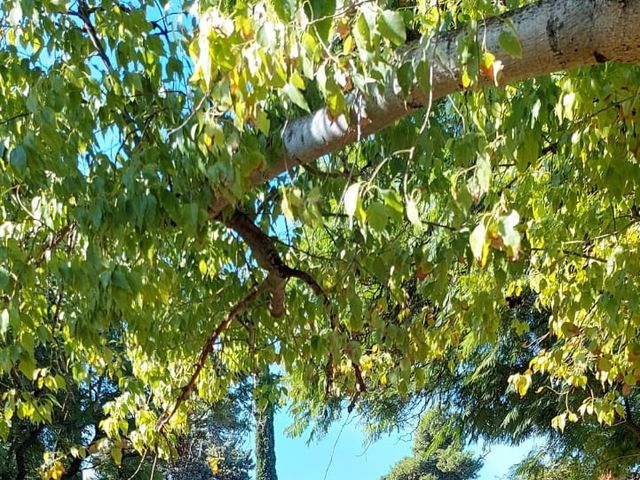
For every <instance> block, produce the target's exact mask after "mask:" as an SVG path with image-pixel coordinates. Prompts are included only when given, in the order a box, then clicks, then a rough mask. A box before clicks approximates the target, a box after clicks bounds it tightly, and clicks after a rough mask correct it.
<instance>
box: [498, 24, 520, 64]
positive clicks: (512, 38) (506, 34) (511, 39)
mask: <svg viewBox="0 0 640 480" xmlns="http://www.w3.org/2000/svg"><path fill="white" fill-rule="evenodd" d="M498 43H499V44H500V48H502V50H504V52H505V53H507V54H508V55H510V56H511V57H513V58H521V57H522V45H521V44H520V39H519V38H518V36H517V35H516V34H515V32H514V31H513V30H510V29H509V30H505V31H503V32H502V33H501V34H500V36H499V37H498Z"/></svg>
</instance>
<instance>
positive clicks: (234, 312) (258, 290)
mask: <svg viewBox="0 0 640 480" xmlns="http://www.w3.org/2000/svg"><path fill="white" fill-rule="evenodd" d="M267 288H268V281H267V280H265V281H264V282H262V283H260V284H259V285H257V286H255V287H254V288H253V289H252V290H251V291H250V292H249V294H248V295H247V296H246V297H244V298H243V299H242V300H240V302H238V303H237V304H236V305H235V306H234V307H233V308H232V309H231V310H230V311H229V313H228V314H227V316H226V317H225V318H224V320H223V321H222V323H220V325H218V326H217V327H216V328H215V329H214V330H213V331H212V332H211V335H210V336H209V340H207V343H205V345H204V347H203V348H202V351H201V352H200V357H199V358H198V362H197V363H196V365H195V370H194V372H193V373H192V374H191V378H190V379H189V381H188V382H187V384H186V385H185V386H184V387H182V389H181V390H180V395H178V398H177V399H176V401H175V402H174V404H173V407H172V408H171V410H170V411H168V412H165V413H164V414H163V415H162V416H161V417H160V418H159V419H158V422H157V424H156V431H158V432H162V431H163V430H164V427H165V426H166V425H167V423H169V421H170V420H171V418H172V417H173V416H174V415H175V413H176V411H177V410H178V408H179V407H180V405H181V404H182V403H183V402H184V401H185V400H186V399H187V398H188V397H189V394H190V393H191V391H192V390H193V387H194V386H195V384H196V381H197V380H198V377H199V375H200V372H201V371H202V369H203V368H204V365H205V363H206V361H207V358H209V355H210V354H211V352H212V351H213V347H214V345H215V343H216V342H217V340H218V338H220V335H222V334H223V333H224V332H226V330H227V329H228V328H229V326H230V325H231V324H232V323H233V321H234V320H235V319H236V318H237V317H238V316H239V315H240V314H242V313H243V312H244V311H245V310H246V309H247V308H248V307H249V305H250V304H251V302H253V301H254V300H255V299H256V298H258V297H259V296H260V294H262V292H264V291H265V290H266V289H267Z"/></svg>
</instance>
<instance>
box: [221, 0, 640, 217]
mask: <svg viewBox="0 0 640 480" xmlns="http://www.w3.org/2000/svg"><path fill="white" fill-rule="evenodd" d="M509 23H511V25H513V28H514V29H515V32H516V34H517V36H518V38H519V39H520V43H521V44H522V56H521V57H520V58H512V57H510V56H509V55H508V54H506V53H505V52H504V51H503V50H502V49H501V48H500V45H499V42H498V38H499V36H500V33H502V32H503V31H505V30H508V29H510V28H511V26H509ZM465 33H466V32H463V31H456V32H447V33H444V34H440V35H437V36H436V37H435V38H433V39H431V40H430V41H429V42H424V41H421V40H417V41H415V42H413V43H411V44H409V45H408V47H405V48H404V49H403V52H404V53H402V54H400V59H399V64H402V63H404V62H406V61H412V60H418V59H421V58H426V59H427V60H428V61H429V64H430V66H431V67H432V75H433V77H432V81H431V84H432V91H431V92H422V91H420V89H419V88H418V87H417V86H416V87H414V89H413V91H412V92H411V94H410V95H409V98H402V97H401V96H400V95H399V94H398V92H397V91H395V90H394V88H393V86H392V85H389V86H388V88H387V89H386V91H385V93H384V94H382V95H377V96H375V97H373V98H367V99H365V100H364V102H363V108H362V109H361V111H360V112H359V115H360V117H361V118H362V117H363V116H364V117H366V121H365V122H360V125H359V128H358V125H357V123H358V122H357V119H356V118H346V117H345V116H344V115H342V116H340V117H338V118H337V119H331V117H330V116H329V115H328V110H327V109H326V108H324V109H320V110H318V111H316V112H314V113H312V114H310V115H308V116H305V117H302V118H300V119H298V120H296V121H294V122H291V123H290V124H289V125H288V126H287V127H286V128H285V129H284V131H282V132H279V134H281V135H282V138H283V141H284V147H285V152H284V154H283V156H282V159H281V161H280V162H278V163H277V164H276V165H274V166H272V167H271V168H269V169H262V170H257V171H255V172H254V173H253V174H252V175H251V185H253V186H257V185H261V184H263V183H265V182H268V181H269V180H271V179H273V178H275V177H276V176H278V175H280V174H281V173H283V172H285V171H286V170H287V169H289V168H291V167H293V166H296V165H305V164H308V163H311V162H313V161H314V160H316V159H317V158H319V157H321V156H322V155H327V154H330V153H333V152H335V151H337V150H339V149H341V148H343V147H344V146H346V145H349V144H351V143H354V142H355V141H357V140H358V138H359V136H364V135H369V134H372V133H375V132H377V131H379V130H381V129H383V128H384V127H386V126H388V125H390V124H392V123H393V122H395V121H396V120H398V119H400V118H402V117H403V116H405V115H407V114H408V113H410V112H412V111H414V110H416V109H419V108H423V107H425V106H427V105H428V103H429V99H430V97H431V100H436V99H438V98H442V97H444V96H446V95H449V94H451V93H453V92H456V91H459V90H461V89H462V85H461V83H462V82H461V69H460V66H459V65H458V64H457V46H458V43H459V42H460V40H461V39H462V38H463V36H464V35H465ZM478 33H479V38H481V39H486V42H485V43H486V46H487V49H488V50H489V51H490V52H492V53H493V54H494V55H495V56H496V58H497V59H498V60H500V61H501V62H502V64H503V67H504V68H503V71H502V73H503V76H502V82H503V83H505V84H508V83H513V82H516V81H518V80H522V79H526V78H534V77H539V76H542V75H547V74H549V73H553V72H557V71H561V70H567V69H571V68H576V67H580V66H588V65H593V64H596V63H603V62H607V61H620V62H637V61H640V0H541V1H540V2H538V3H536V4H533V5H529V6H527V7H524V8H522V9H519V10H516V11H514V12H510V13H509V14H507V15H505V16H503V17H496V18H493V19H490V20H489V21H487V22H486V23H485V24H484V25H482V26H480V27H479V32H478ZM352 100H354V99H352ZM276 134H278V133H276ZM228 204H229V201H228V200H227V199H226V198H225V197H224V196H223V195H222V194H221V193H216V195H215V197H214V201H213V203H212V205H211V210H210V214H211V216H212V217H214V218H216V217H218V216H219V215H220V213H221V212H222V210H223V209H224V208H225V207H226V206H227V205H228Z"/></svg>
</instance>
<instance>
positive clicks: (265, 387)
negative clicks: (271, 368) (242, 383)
mask: <svg viewBox="0 0 640 480" xmlns="http://www.w3.org/2000/svg"><path fill="white" fill-rule="evenodd" d="M277 381H278V378H277V376H275V375H273V374H271V373H268V372H267V373H262V374H261V375H257V376H256V386H255V391H254V406H253V408H254V416H255V442H254V443H255V457H256V475H255V478H256V480H278V473H277V471H276V440H275V432H274V425H273V423H274V417H275V411H276V407H277V401H278V398H277V397H278V388H277Z"/></svg>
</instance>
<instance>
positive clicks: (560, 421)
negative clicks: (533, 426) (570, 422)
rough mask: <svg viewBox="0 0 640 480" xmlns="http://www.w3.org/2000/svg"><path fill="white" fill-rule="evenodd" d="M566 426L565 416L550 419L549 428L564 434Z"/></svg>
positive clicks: (564, 414)
mask: <svg viewBox="0 0 640 480" xmlns="http://www.w3.org/2000/svg"><path fill="white" fill-rule="evenodd" d="M566 425H567V414H566V413H563V414H561V415H558V416H556V417H553V418H552V419H551V427H552V428H555V429H556V430H560V431H561V432H564V429H565V427H566Z"/></svg>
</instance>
